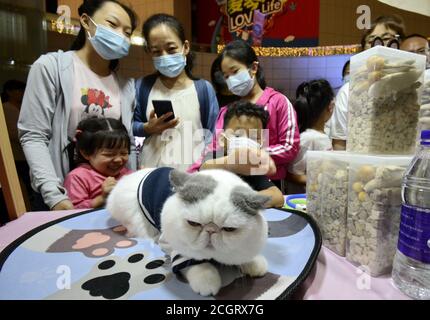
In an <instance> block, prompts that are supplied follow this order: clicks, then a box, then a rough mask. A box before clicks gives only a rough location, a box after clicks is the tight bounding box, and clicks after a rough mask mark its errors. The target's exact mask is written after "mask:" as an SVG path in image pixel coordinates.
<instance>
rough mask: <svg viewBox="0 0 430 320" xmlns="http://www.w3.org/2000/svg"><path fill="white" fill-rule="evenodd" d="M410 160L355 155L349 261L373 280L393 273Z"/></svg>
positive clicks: (351, 171)
mask: <svg viewBox="0 0 430 320" xmlns="http://www.w3.org/2000/svg"><path fill="white" fill-rule="evenodd" d="M411 160H412V157H411V156H403V157H402V156H368V155H359V154H356V155H355V156H354V157H353V158H352V159H351V161H350V164H349V183H348V184H349V191H348V214H347V240H346V258H347V260H348V261H350V262H352V263H353V264H356V265H359V266H361V267H363V269H364V270H365V271H366V272H368V273H369V274H370V275H372V276H379V275H382V274H385V273H388V272H390V271H391V268H392V264H393V259H394V255H395V252H396V246H397V238H398V233H399V225H400V212H401V204H402V198H401V185H402V178H403V174H404V172H405V170H406V168H407V166H408V165H409V163H410V162H411Z"/></svg>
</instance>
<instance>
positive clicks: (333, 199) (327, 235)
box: [306, 151, 350, 256]
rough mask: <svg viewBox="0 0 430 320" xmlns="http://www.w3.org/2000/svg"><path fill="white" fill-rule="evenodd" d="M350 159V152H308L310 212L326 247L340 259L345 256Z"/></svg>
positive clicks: (307, 178)
mask: <svg viewBox="0 0 430 320" xmlns="http://www.w3.org/2000/svg"><path fill="white" fill-rule="evenodd" d="M349 159H350V156H349V155H348V154H347V153H346V152H336V151H308V152H307V164H306V168H307V169H306V180H307V181H306V182H307V183H306V195H307V200H306V206H307V212H308V213H309V214H310V215H312V216H313V217H314V219H315V220H316V221H317V223H318V226H319V227H320V230H321V233H322V238H323V244H324V246H325V247H327V248H329V249H330V250H332V251H334V252H335V253H337V254H338V255H340V256H345V245H346V243H345V241H346V214H347V208H348V161H349Z"/></svg>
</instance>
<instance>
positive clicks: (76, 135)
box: [73, 129, 82, 143]
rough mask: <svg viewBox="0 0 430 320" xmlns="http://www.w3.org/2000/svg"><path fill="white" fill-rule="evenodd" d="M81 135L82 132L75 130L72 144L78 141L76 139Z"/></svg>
mask: <svg viewBox="0 0 430 320" xmlns="http://www.w3.org/2000/svg"><path fill="white" fill-rule="evenodd" d="M81 134H82V130H81V129H76V133H75V136H74V137H73V142H75V143H76V142H77V141H78V137H79V136H80V135H81Z"/></svg>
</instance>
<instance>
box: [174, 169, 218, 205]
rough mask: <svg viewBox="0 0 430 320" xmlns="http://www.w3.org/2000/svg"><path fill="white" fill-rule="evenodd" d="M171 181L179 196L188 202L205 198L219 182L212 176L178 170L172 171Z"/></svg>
mask: <svg viewBox="0 0 430 320" xmlns="http://www.w3.org/2000/svg"><path fill="white" fill-rule="evenodd" d="M170 183H171V184H172V186H173V187H174V188H175V191H176V192H177V193H178V195H179V197H180V198H181V199H182V200H184V201H185V202H188V203H194V202H197V201H200V200H203V199H205V198H206V197H207V196H208V195H209V194H211V193H213V192H214V190H215V188H216V186H217V182H216V181H215V179H214V178H212V177H211V176H208V175H202V174H197V173H195V174H189V173H185V172H181V171H178V170H172V171H171V172H170Z"/></svg>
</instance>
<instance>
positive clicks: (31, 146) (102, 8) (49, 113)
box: [18, 0, 136, 210]
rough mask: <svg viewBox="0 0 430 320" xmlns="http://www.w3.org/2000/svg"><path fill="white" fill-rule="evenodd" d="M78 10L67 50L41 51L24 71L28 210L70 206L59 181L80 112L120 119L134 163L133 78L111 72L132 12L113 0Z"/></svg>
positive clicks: (123, 51)
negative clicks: (76, 26)
mask: <svg viewBox="0 0 430 320" xmlns="http://www.w3.org/2000/svg"><path fill="white" fill-rule="evenodd" d="M79 15H80V22H81V29H80V31H79V34H78V36H77V38H76V40H75V42H74V44H73V45H72V48H71V51H67V52H63V51H58V52H55V53H48V54H46V55H43V56H41V57H40V58H39V59H38V60H37V61H36V62H35V63H34V64H33V65H32V67H31V70H30V73H29V76H28V81H27V88H26V91H25V94H24V99H23V103H22V108H21V114H20V118H19V122H18V129H19V135H20V142H21V145H22V147H23V150H24V153H25V156H26V158H27V161H28V164H29V166H30V172H31V178H32V186H33V188H34V190H36V199H35V201H34V204H33V205H32V209H33V210H43V209H48V208H49V209H52V210H66V209H73V205H72V203H71V201H70V200H69V198H68V196H67V193H66V191H65V189H64V188H63V181H64V177H65V175H66V174H67V173H68V172H69V171H70V170H71V168H72V167H73V163H72V161H70V159H71V158H72V157H71V156H72V155H73V154H71V152H70V148H69V146H70V145H71V142H72V141H73V139H74V138H75V135H76V126H77V124H78V123H79V121H80V120H82V119H84V118H86V117H92V116H98V117H110V118H116V119H121V120H122V122H123V124H124V125H125V127H126V128H127V130H128V132H129V135H130V141H131V145H132V147H131V154H130V159H129V165H128V166H129V167H130V168H131V169H135V168H136V153H135V147H134V138H133V134H132V128H131V127H132V118H133V108H134V104H135V102H134V101H135V89H134V81H132V80H131V79H127V80H126V79H121V78H120V77H119V76H118V75H117V74H116V72H115V70H116V68H117V66H118V59H120V58H122V57H124V56H126V55H127V54H128V51H129V47H130V38H131V34H132V32H133V30H134V29H135V27H136V16H135V14H134V13H133V11H132V10H131V9H130V8H128V7H127V6H125V5H123V4H121V3H119V2H118V1H116V0H85V1H84V2H83V3H82V5H81V6H80V7H79ZM37 198H39V199H38V200H37Z"/></svg>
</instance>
